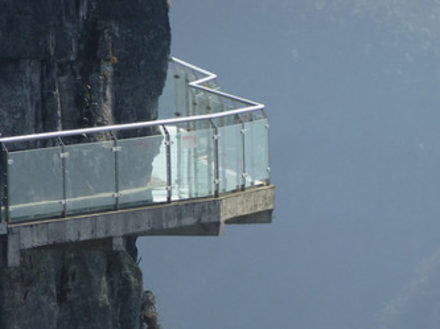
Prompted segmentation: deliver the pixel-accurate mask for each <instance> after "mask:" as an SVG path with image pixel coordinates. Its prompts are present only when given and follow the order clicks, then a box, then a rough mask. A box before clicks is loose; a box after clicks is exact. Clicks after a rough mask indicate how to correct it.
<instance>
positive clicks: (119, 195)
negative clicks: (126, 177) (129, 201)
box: [112, 192, 122, 198]
mask: <svg viewBox="0 0 440 329" xmlns="http://www.w3.org/2000/svg"><path fill="white" fill-rule="evenodd" d="M121 195H122V193H121V192H115V193H113V194H112V196H113V197H114V198H120V197H121Z"/></svg>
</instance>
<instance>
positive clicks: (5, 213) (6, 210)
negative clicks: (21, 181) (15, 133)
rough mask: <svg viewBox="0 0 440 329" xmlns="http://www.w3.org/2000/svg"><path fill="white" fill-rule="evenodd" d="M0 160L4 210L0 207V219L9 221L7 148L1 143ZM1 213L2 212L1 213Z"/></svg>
mask: <svg viewBox="0 0 440 329" xmlns="http://www.w3.org/2000/svg"><path fill="white" fill-rule="evenodd" d="M0 152H1V157H0V159H1V161H2V165H3V172H2V179H1V182H2V186H1V188H2V192H3V193H2V204H3V208H4V211H2V210H1V208H0V216H1V221H2V222H3V221H9V192H8V166H9V164H8V149H7V148H6V145H5V144H3V143H2V145H1V149H0ZM2 213H3V214H2Z"/></svg>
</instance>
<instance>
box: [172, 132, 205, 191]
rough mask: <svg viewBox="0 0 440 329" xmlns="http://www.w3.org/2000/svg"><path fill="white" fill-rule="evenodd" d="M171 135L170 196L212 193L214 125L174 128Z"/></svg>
mask: <svg viewBox="0 0 440 329" xmlns="http://www.w3.org/2000/svg"><path fill="white" fill-rule="evenodd" d="M170 135H171V142H172V143H171V159H172V161H171V168H172V179H173V193H172V198H173V200H179V199H188V198H195V197H204V196H210V195H213V194H214V143H213V136H214V132H213V129H201V130H194V131H186V130H184V129H182V128H175V132H173V133H172V134H170Z"/></svg>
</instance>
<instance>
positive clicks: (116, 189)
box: [110, 131, 121, 210]
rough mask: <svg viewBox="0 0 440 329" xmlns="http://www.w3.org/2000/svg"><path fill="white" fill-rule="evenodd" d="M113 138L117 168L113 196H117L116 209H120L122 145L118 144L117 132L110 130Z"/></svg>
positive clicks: (115, 166) (115, 167)
mask: <svg viewBox="0 0 440 329" xmlns="http://www.w3.org/2000/svg"><path fill="white" fill-rule="evenodd" d="M110 134H111V136H112V139H113V147H112V151H113V154H114V155H115V156H114V161H115V163H114V169H115V192H114V193H113V196H114V198H115V210H118V209H119V198H120V197H121V193H120V191H119V152H120V151H121V147H120V146H119V145H118V138H117V136H116V134H115V133H114V132H113V131H111V132H110Z"/></svg>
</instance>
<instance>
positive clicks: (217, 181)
mask: <svg viewBox="0 0 440 329" xmlns="http://www.w3.org/2000/svg"><path fill="white" fill-rule="evenodd" d="M209 123H210V124H211V126H212V127H213V128H214V136H213V137H214V196H215V197H218V196H219V194H220V168H219V152H218V139H219V137H220V136H219V134H218V128H217V126H216V125H215V123H214V121H213V120H212V119H209Z"/></svg>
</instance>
